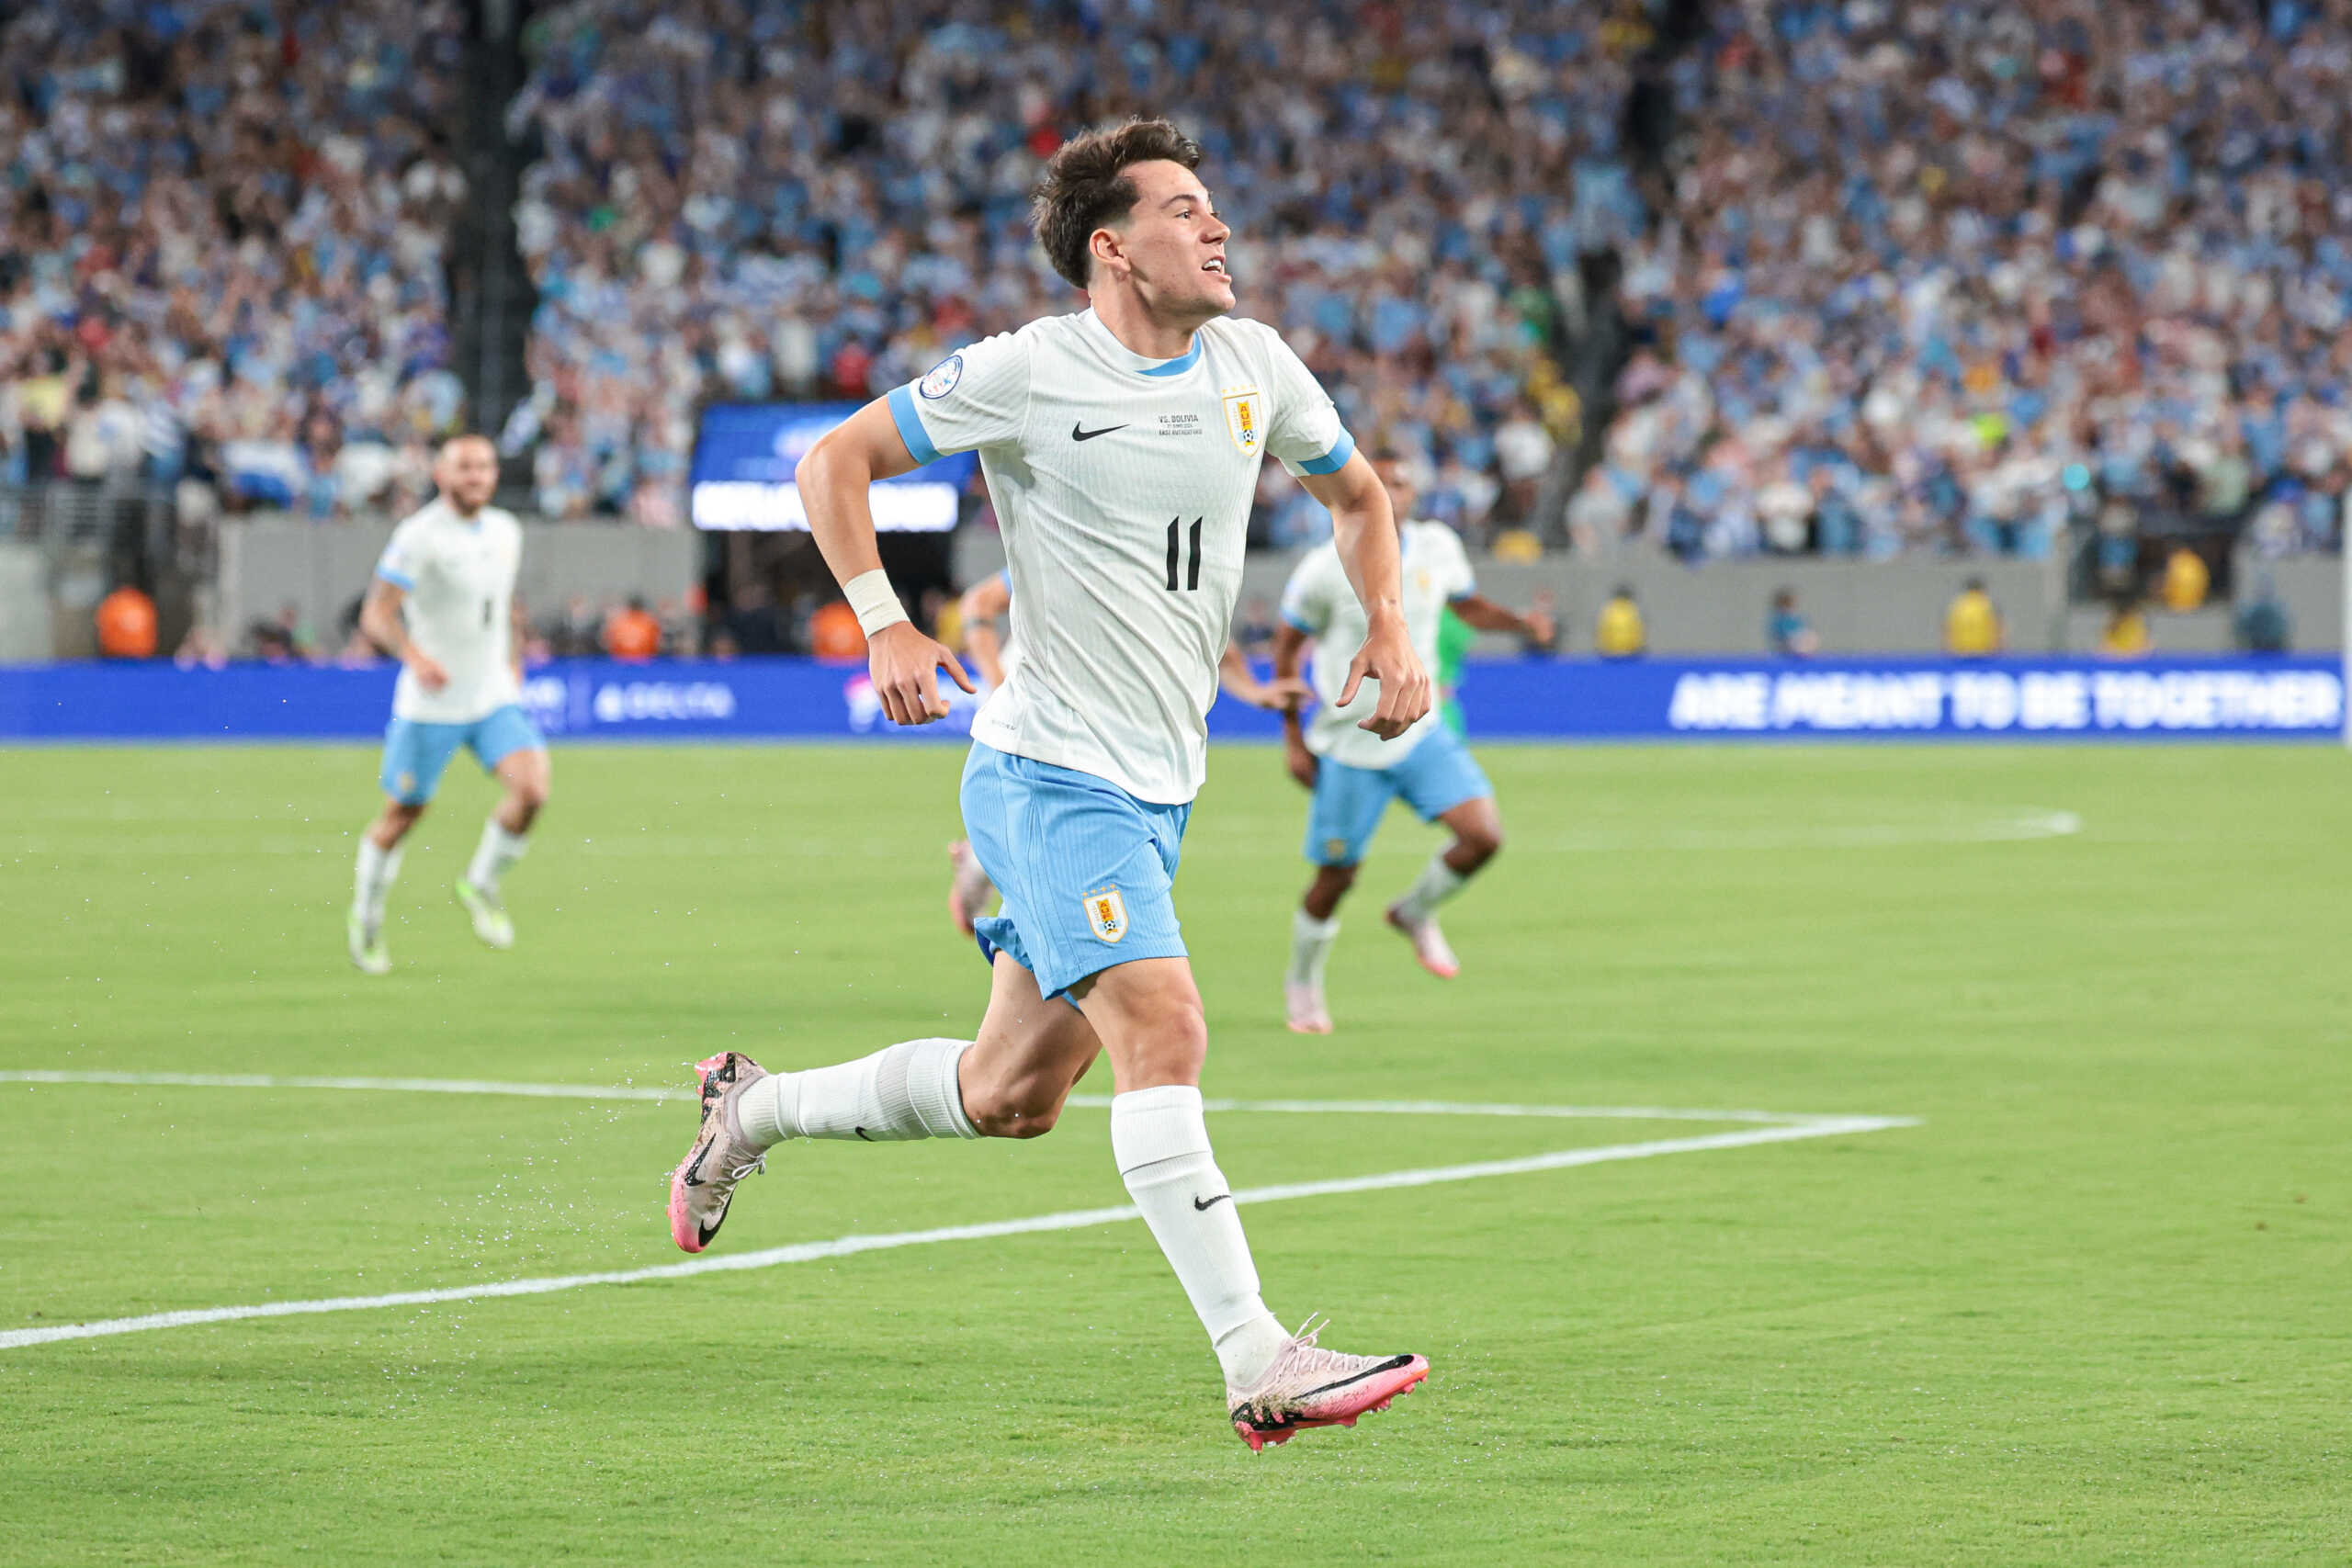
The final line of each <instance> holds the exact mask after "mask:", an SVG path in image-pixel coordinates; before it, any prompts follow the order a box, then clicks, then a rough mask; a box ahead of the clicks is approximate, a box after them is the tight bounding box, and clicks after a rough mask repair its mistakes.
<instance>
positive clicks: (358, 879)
mask: <svg viewBox="0 0 2352 1568" xmlns="http://www.w3.org/2000/svg"><path fill="white" fill-rule="evenodd" d="M401 848H402V846H401V845H399V844H394V845H393V846H392V847H391V848H390V849H389V850H387V849H379V848H378V847H377V844H376V840H373V839H371V838H369V837H368V835H367V834H365V833H362V834H360V835H359V863H358V865H357V866H356V868H355V870H354V874H353V879H352V880H353V886H352V890H351V907H352V908H353V909H354V910H356V911H357V913H358V916H359V923H360V924H361V925H363V926H365V927H367V928H368V931H377V930H379V929H380V928H381V927H382V925H383V923H384V898H385V896H386V895H387V894H389V893H390V892H391V890H392V879H393V878H394V877H396V876H398V875H399V874H401Z"/></svg>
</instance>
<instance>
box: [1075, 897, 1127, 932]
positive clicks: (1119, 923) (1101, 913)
mask: <svg viewBox="0 0 2352 1568" xmlns="http://www.w3.org/2000/svg"><path fill="white" fill-rule="evenodd" d="M1085 903H1086V925H1087V929H1088V930H1089V931H1092V932H1093V933H1094V936H1095V940H1096V941H1098V942H1112V943H1116V942H1118V941H1119V939H1120V938H1122V937H1124V936H1125V935H1126V934H1127V901H1126V900H1125V898H1123V897H1120V896H1119V890H1118V889H1117V888H1115V887H1098V888H1096V889H1095V890H1094V891H1093V892H1091V893H1089V894H1087V895H1086V896H1085Z"/></svg>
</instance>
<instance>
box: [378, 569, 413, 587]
mask: <svg viewBox="0 0 2352 1568" xmlns="http://www.w3.org/2000/svg"><path fill="white" fill-rule="evenodd" d="M376 575H377V576H378V577H380V578H382V579H383V580H384V581H387V582H389V583H390V584H391V585H392V586H393V587H395V588H397V589H399V590H400V591H401V592H403V593H413V592H416V579H414V578H413V577H410V576H408V575H406V574H405V573H402V572H397V571H394V570H392V569H391V568H390V567H388V566H379V567H378V568H377V569H376Z"/></svg>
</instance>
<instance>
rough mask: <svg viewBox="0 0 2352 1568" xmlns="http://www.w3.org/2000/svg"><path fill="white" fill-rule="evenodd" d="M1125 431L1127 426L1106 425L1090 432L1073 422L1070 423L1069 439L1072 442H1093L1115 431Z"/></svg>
mask: <svg viewBox="0 0 2352 1568" xmlns="http://www.w3.org/2000/svg"><path fill="white" fill-rule="evenodd" d="M1125 429H1126V426H1125V425H1124V424H1106V425H1104V426H1103V428H1102V429H1100V430H1088V429H1086V428H1084V427H1083V426H1081V425H1080V424H1079V423H1078V422H1077V421H1075V420H1073V421H1071V422H1070V427H1069V438H1070V439H1071V440H1072V441H1091V440H1093V439H1094V438H1095V437H1096V436H1098V435H1108V434H1111V432H1113V431H1114V430H1125Z"/></svg>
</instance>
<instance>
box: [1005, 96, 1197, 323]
mask: <svg viewBox="0 0 2352 1568" xmlns="http://www.w3.org/2000/svg"><path fill="white" fill-rule="evenodd" d="M1159 158H1165V159H1166V160H1168V162H1170V163H1171V164H1183V165H1184V167H1186V168H1188V169H1197V168H1199V167H1200V166H1201V144H1200V143H1199V142H1197V141H1193V139H1192V138H1191V137H1189V136H1187V135H1185V134H1184V133H1183V132H1182V131H1181V130H1177V129H1176V127H1175V126H1174V125H1172V124H1170V122H1169V121H1167V120H1164V119H1143V118H1136V119H1130V120H1128V121H1126V122H1125V123H1124V124H1120V125H1098V126H1096V127H1095V128H1094V129H1093V130H1089V131H1087V132H1085V133H1084V134H1083V135H1080V136H1074V137H1072V138H1070V139H1069V141H1065V142H1063V143H1062V145H1061V148H1060V150H1059V151H1057V152H1055V154H1054V155H1053V157H1052V158H1050V159H1048V160H1047V161H1046V172H1045V175H1043V176H1042V177H1041V178H1040V179H1039V180H1038V181H1037V188H1036V190H1035V191H1034V192H1033V193H1031V196H1030V200H1029V223H1030V227H1032V228H1034V229H1035V230H1036V231H1037V243H1039V244H1041V245H1043V246H1045V247H1046V260H1047V261H1050V262H1052V263H1053V264H1054V270H1055V271H1056V272H1057V273H1060V274H1061V275H1062V276H1064V277H1066V278H1068V279H1069V282H1070V284H1071V286H1072V287H1074V288H1085V287H1086V281H1087V275H1088V273H1089V271H1090V270H1091V267H1092V265H1093V258H1092V256H1091V255H1090V254H1088V248H1087V242H1088V241H1090V240H1091V239H1092V238H1093V237H1094V231H1095V230H1097V229H1100V228H1102V227H1103V225H1104V224H1105V223H1115V222H1117V221H1118V220H1120V219H1122V218H1125V216H1126V215H1127V214H1128V213H1130V212H1132V211H1134V210H1135V206H1136V182H1135V181H1133V180H1132V179H1129V178H1128V177H1127V170H1128V169H1130V168H1132V167H1134V166H1135V165H1136V164H1148V163H1150V162H1152V161H1153V160H1155V159H1159Z"/></svg>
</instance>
